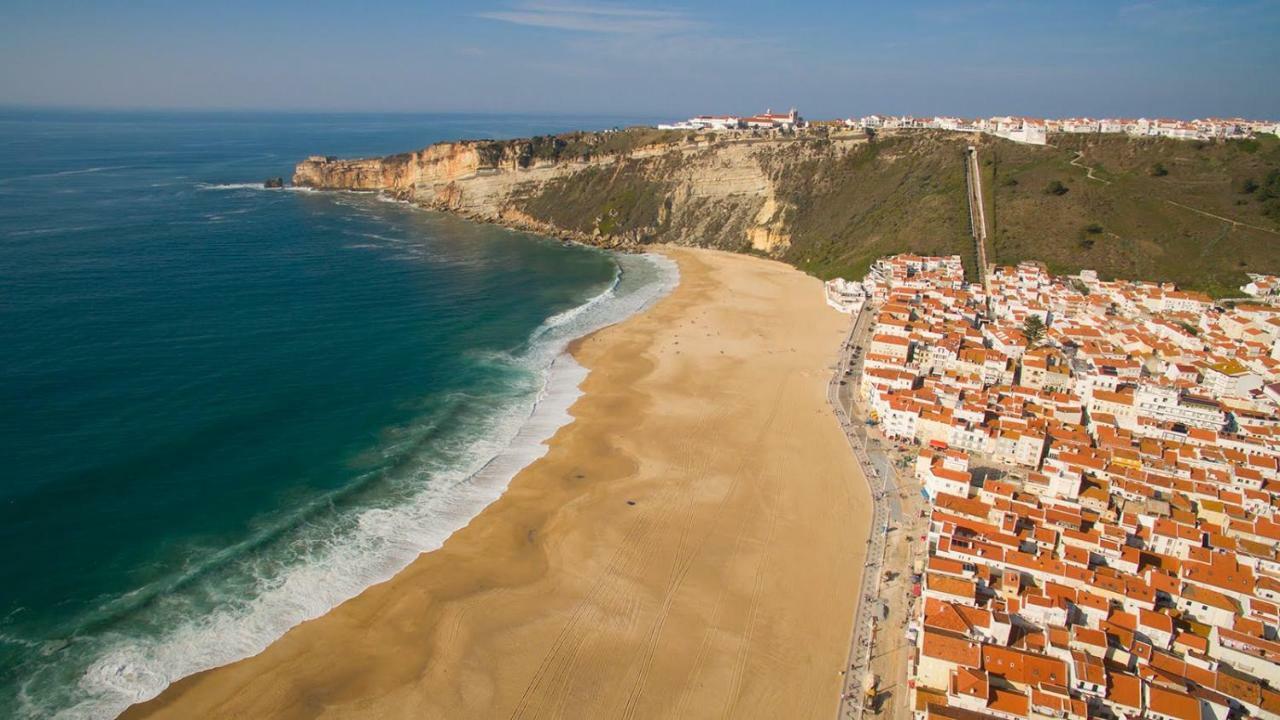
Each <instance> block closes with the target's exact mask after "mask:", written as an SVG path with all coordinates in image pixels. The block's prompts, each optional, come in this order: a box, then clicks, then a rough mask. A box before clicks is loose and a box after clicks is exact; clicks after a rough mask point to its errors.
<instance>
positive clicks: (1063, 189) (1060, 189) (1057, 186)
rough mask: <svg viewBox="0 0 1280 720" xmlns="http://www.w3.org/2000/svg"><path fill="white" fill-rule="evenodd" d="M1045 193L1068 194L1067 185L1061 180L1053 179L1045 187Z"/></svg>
mask: <svg viewBox="0 0 1280 720" xmlns="http://www.w3.org/2000/svg"><path fill="white" fill-rule="evenodd" d="M1044 194H1045V195H1066V194H1067V186H1066V185H1063V184H1062V181H1061V180H1053V181H1051V182H1050V183H1049V184H1048V185H1046V186H1045V188H1044Z"/></svg>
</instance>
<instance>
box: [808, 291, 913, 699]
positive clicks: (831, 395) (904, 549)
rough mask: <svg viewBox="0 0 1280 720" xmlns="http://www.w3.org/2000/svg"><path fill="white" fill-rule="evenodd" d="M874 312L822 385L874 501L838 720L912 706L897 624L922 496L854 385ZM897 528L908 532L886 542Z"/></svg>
mask: <svg viewBox="0 0 1280 720" xmlns="http://www.w3.org/2000/svg"><path fill="white" fill-rule="evenodd" d="M873 317H874V308H873V307H870V306H868V307H864V308H863V310H862V312H861V313H859V315H858V316H857V317H856V318H855V319H854V322H853V324H852V326H851V327H850V330H849V335H848V337H847V338H846V340H845V342H844V344H843V345H842V346H841V351H840V358H839V361H838V362H837V364H836V368H835V372H834V373H833V374H832V377H831V380H830V382H829V384H828V388H827V400H828V403H829V404H830V405H831V408H832V410H833V411H834V412H835V415H836V418H837V420H838V421H839V423H840V427H841V430H842V431H843V432H844V435H845V439H846V441H847V442H848V445H849V448H850V450H851V451H852V452H853V455H854V457H855V458H856V459H857V461H858V463H859V465H860V466H861V467H862V471H863V476H864V477H865V478H866V481H867V485H868V488H869V490H870V492H871V497H872V502H873V509H872V520H871V523H870V526H869V528H868V537H867V554H866V558H867V562H866V566H865V567H864V568H863V571H862V573H861V580H860V585H859V592H858V608H857V611H856V613H855V615H854V623H853V633H852V638H851V640H850V644H849V658H848V662H847V665H846V668H845V669H844V670H843V671H842V672H843V673H844V684H843V688H842V692H841V697H840V703H839V707H838V711H837V718H839V719H840V720H856V719H857V718H861V717H863V716H864V715H866V714H876V715H883V716H885V717H898V716H901V715H902V714H904V713H905V712H909V710H908V709H907V707H906V706H905V705H904V703H906V702H907V700H908V697H907V695H908V693H907V684H908V678H907V661H908V657H907V655H908V652H909V650H910V648H911V643H910V642H909V641H907V639H906V638H905V632H902V633H901V634H899V632H896V630H898V629H902V630H903V631H905V627H906V625H907V623H908V622H909V618H910V616H911V613H912V611H913V610H914V602H915V600H914V598H913V597H911V596H910V594H909V593H910V584H909V581H908V577H909V574H910V570H911V566H912V564H913V562H914V560H915V558H916V557H917V556H918V555H919V550H920V544H918V543H915V542H913V541H914V537H915V535H916V533H917V531H918V529H919V527H918V526H919V522H918V520H919V518H918V515H919V513H918V511H917V506H918V505H919V504H920V500H919V495H918V493H917V492H916V491H917V488H914V487H911V488H908V487H904V486H905V485H906V483H904V482H903V481H902V480H901V479H900V478H899V477H898V473H897V470H896V468H895V465H896V462H895V458H894V456H893V454H892V452H891V450H889V449H888V448H889V447H890V446H889V445H888V444H887V443H885V442H884V441H882V440H880V439H877V438H876V437H874V436H873V435H872V434H871V433H869V432H868V431H867V427H866V425H865V424H864V423H865V420H864V419H863V417H862V415H861V413H860V412H859V411H858V408H857V403H856V399H855V389H854V388H855V387H856V383H857V380H858V378H859V376H860V373H861V355H860V353H857V352H856V350H857V348H860V347H864V346H865V344H866V340H867V336H868V334H869V330H870V326H871V324H872V318H873ZM895 532H897V533H898V534H899V535H905V538H904V540H903V541H902V542H896V543H893V544H890V542H889V540H890V537H891V535H892V534H893V533H895ZM868 674H872V675H874V676H875V677H876V680H877V694H876V696H875V698H874V700H871V699H869V698H868V697H867V695H866V692H865V690H866V686H865V682H866V678H867V676H868Z"/></svg>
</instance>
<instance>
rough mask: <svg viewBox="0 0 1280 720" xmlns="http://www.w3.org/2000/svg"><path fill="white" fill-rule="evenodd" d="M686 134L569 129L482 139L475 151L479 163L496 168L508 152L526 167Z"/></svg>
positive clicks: (621, 152)
mask: <svg viewBox="0 0 1280 720" xmlns="http://www.w3.org/2000/svg"><path fill="white" fill-rule="evenodd" d="M689 137H690V133H688V132H683V131H676V130H656V129H654V128H648V127H634V128H627V129H625V130H610V131H602V132H572V133H564V134H561V135H537V136H534V137H531V138H521V139H519V140H483V141H478V142H477V147H476V150H477V152H478V153H479V154H480V158H481V161H482V163H483V164H484V165H485V166H488V167H497V166H498V165H499V164H500V163H501V161H502V159H503V158H504V157H506V156H508V153H510V154H512V155H514V157H515V160H516V164H518V165H519V166H520V167H529V166H531V165H533V164H535V163H537V162H544V161H551V162H561V161H568V160H589V159H591V158H593V157H600V156H604V155H625V154H627V153H629V152H632V151H634V150H638V149H640V148H644V147H649V146H652V145H671V144H675V143H680V142H684V141H685V140H687V139H689Z"/></svg>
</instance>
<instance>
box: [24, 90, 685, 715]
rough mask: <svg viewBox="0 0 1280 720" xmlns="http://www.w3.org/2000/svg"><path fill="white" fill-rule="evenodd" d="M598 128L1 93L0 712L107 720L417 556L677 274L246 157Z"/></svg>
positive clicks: (516, 454) (557, 421) (555, 418)
mask: <svg viewBox="0 0 1280 720" xmlns="http://www.w3.org/2000/svg"><path fill="white" fill-rule="evenodd" d="M617 124H622V123H621V122H620V121H619V120H617V119H613V118H583V117H546V116H541V117H517V116H482V115H438V116H413V115H388V116H375V115H265V114H190V113H179V114H158V113H138V114H129V113H87V112H86V113H73V112H34V111H3V112H0V463H2V468H3V469H0V548H2V549H3V552H0V717H13V718H50V717H54V718H109V717H114V716H115V715H116V714H118V713H119V712H120V711H122V710H123V709H124V708H125V707H127V706H128V705H129V704H130V703H133V702H136V701H139V700H142V699H146V698H149V697H152V696H154V695H156V694H158V693H159V692H160V691H161V690H162V689H163V688H164V687H165V686H166V685H168V684H169V683H170V682H172V681H173V680H175V679H177V678H179V677H182V676H185V675H188V674H191V673H194V672H198V671H200V670H203V669H207V668H210V667H214V666H217V665H221V664H225V663H227V662H230V661H233V660H235V659H238V658H242V657H245V656H248V655H251V654H254V653H256V652H258V651H260V650H261V649H262V648H264V647H265V646H266V645H267V644H268V643H270V642H271V641H272V640H273V639H275V638H277V637H279V636H280V635H281V634H283V633H284V632H285V631H286V630H287V629H288V628H290V627H292V626H294V625H296V624H298V623H299V622H301V621H303V620H305V619H308V618H312V617H316V616H318V615H320V614H322V613H324V612H325V611H327V610H328V609H330V608H332V607H333V606H335V605H336V604H338V603H340V602H342V601H343V600H345V599H347V598H350V597H352V596H354V595H356V594H357V593H359V592H360V591H361V590H362V589H363V588H365V587H367V586H369V585H370V584H373V583H376V582H379V581H381V580H384V579H386V578H389V577H390V576H391V575H393V574H394V573H395V572H397V571H398V570H400V569H401V568H403V567H404V566H405V565H407V564H408V563H409V562H410V561H412V559H413V558H414V557H416V556H417V555H418V554H419V553H420V552H422V551H424V550H430V549H433V548H435V547H438V546H439V545H440V544H441V543H442V542H443V541H444V540H445V538H447V537H448V535H449V534H450V533H451V532H452V531H454V530H455V529H457V528H459V527H461V526H462V525H463V524H465V523H466V522H467V521H468V520H469V519H470V518H471V517H473V516H474V515H475V514H476V513H477V512H479V510H480V509H482V508H483V507H484V506H485V505H486V504H488V503H489V502H491V501H492V500H493V499H495V498H496V497H497V496H498V495H499V494H500V493H501V492H502V490H503V489H504V488H505V486H506V483H507V482H508V480H509V479H510V477H511V476H512V475H513V474H514V473H515V472H516V471H518V470H519V468H520V467H523V466H524V465H526V464H527V463H528V462H530V461H532V460H533V459H534V458H536V457H538V456H539V455H540V454H541V453H542V452H544V451H545V446H543V444H542V443H543V441H544V440H545V439H547V438H549V437H550V435H551V434H552V433H554V431H555V429H556V428H558V427H560V426H561V425H563V424H564V423H565V422H567V420H568V414H567V408H568V406H569V404H570V403H572V401H573V400H574V399H575V398H576V397H577V394H578V393H577V390H576V387H577V384H578V383H579V382H580V381H581V379H582V378H583V377H584V376H585V370H583V369H582V368H581V367H580V366H578V365H577V364H576V363H574V362H573V360H572V358H570V357H568V356H567V355H566V354H564V352H563V350H564V348H565V347H566V345H567V343H568V342H569V341H571V340H572V339H573V338H576V337H580V336H582V335H583V334H585V333H587V332H590V331H591V330H594V329H596V328H599V327H603V326H605V325H607V324H609V323H612V322H616V321H618V320H620V319H622V318H624V317H626V316H628V315H630V314H632V313H634V312H636V311H637V310H638V309H640V308H643V307H644V306H646V305H647V304H648V303H650V302H652V301H653V300H655V299H656V298H658V297H660V296H661V294H663V293H664V292H665V291H666V290H668V289H669V288H670V287H671V286H672V285H673V284H674V281H675V270H674V268H673V267H672V265H671V264H670V263H669V262H667V261H665V260H663V259H661V258H655V257H652V256H641V255H617V254H613V253H609V252H605V251H601V250H597V249H592V248H585V247H581V246H575V245H568V244H563V243H561V242H558V241H554V240H551V239H547V238H540V237H537V236H533V235H529V234H526V233H519V232H514V231H510V230H506V229H503V228H498V227H493V226H486V225H478V224H474V223H470V222H467V221H464V220H460V219H458V218H454V217H450V216H447V215H442V214H438V213H432V212H427V211H423V210H420V209H417V208H414V207H410V206H408V205H405V204H402V203H397V202H391V201H387V200H384V199H381V198H379V197H378V196H376V195H372V194H353V193H323V192H311V191H302V190H293V189H286V190H265V189H262V187H261V181H262V180H263V179H265V178H267V177H273V176H284V177H285V178H286V179H287V178H288V176H289V175H290V174H291V172H292V168H293V165H294V163H295V162H297V161H298V160H299V159H301V158H303V157H305V156H307V155H309V154H313V153H322V154H330V155H339V156H360V155H374V154H386V153H392V152H399V151H403V150H407V149H413V148H418V147H422V146H425V145H427V144H430V143H432V142H435V141H438V140H445V139H456V138H477V137H494V138H503V137H518V136H525V135H531V134H542V133H549V132H559V131H564V130H570V129H591V128H605V127H610V126H613V125H617Z"/></svg>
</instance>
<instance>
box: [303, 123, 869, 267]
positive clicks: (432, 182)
mask: <svg viewBox="0 0 1280 720" xmlns="http://www.w3.org/2000/svg"><path fill="white" fill-rule="evenodd" d="M861 142H865V141H864V140H862V139H848V140H843V141H836V142H824V143H822V144H821V145H819V144H811V143H805V142H800V141H797V140H793V139H768V140H755V141H752V140H749V139H744V140H739V141H736V142H711V141H708V140H705V139H704V140H682V141H681V142H675V143H671V142H668V143H658V144H651V145H645V146H640V147H635V148H630V149H628V150H627V151H626V152H591V151H588V152H576V151H564V149H561V150H562V151H559V152H557V151H556V150H555V149H552V150H547V149H546V148H531V147H530V144H529V143H528V142H527V141H505V142H499V141H469V142H453V143H440V144H437V145H432V146H431V147H428V148H425V149H423V150H419V151H417V152H413V153H406V154H401V155H392V156H388V157H385V158H362V159H354V160H339V159H334V158H326V157H311V158H308V159H307V160H305V161H303V162H301V163H299V164H298V166H297V170H296V171H295V173H294V175H293V183H294V184H295V185H299V186H304V187H314V188H320V189H341V190H365V191H383V192H387V193H389V194H391V195H394V196H396V197H399V198H402V199H405V200H410V201H412V202H414V203H417V204H419V205H422V206H424V207H428V208H433V209H437V210H445V211H449V212H455V213H459V214H462V215H465V216H467V217H471V218H474V219H477V220H484V221H489V222H498V223H503V224H508V225H513V226H518V227H522V228H528V229H534V230H538V231H543V232H550V233H553V234H557V235H563V236H568V237H572V238H574V239H577V240H580V241H586V242H591V243H595V244H600V245H606V246H620V245H629V244H637V243H643V242H672V243H678V244H692V245H712V246H716V247H722V248H726V249H733V250H745V249H754V250H756V251H759V252H764V253H768V254H772V255H781V254H782V253H784V252H785V251H786V249H787V248H789V247H790V245H791V236H790V234H789V232H788V230H787V213H788V205H787V202H786V201H785V200H784V199H782V198H779V197H778V195H777V175H778V173H779V171H780V170H781V169H782V168H780V167H776V165H777V161H776V156H777V154H778V153H779V152H782V151H783V149H784V148H786V149H787V152H788V154H789V155H790V156H791V159H792V160H793V161H795V162H799V161H803V160H806V159H812V158H814V157H820V156H823V155H830V154H832V153H839V152H844V151H846V150H847V149H848V148H850V147H852V146H854V145H855V144H858V143H861Z"/></svg>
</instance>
